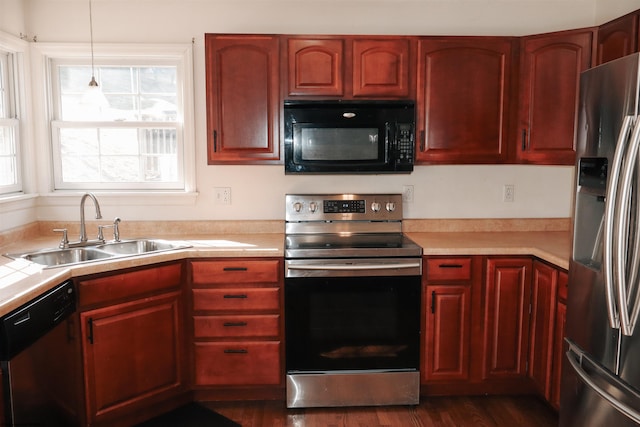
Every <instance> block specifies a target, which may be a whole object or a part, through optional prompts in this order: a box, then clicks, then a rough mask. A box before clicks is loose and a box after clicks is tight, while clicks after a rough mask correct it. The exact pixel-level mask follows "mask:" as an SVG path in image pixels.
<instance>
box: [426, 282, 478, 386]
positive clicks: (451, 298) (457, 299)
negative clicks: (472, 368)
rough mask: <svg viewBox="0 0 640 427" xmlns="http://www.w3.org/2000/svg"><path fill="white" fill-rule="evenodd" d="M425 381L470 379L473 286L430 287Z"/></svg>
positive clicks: (427, 308)
mask: <svg viewBox="0 0 640 427" xmlns="http://www.w3.org/2000/svg"><path fill="white" fill-rule="evenodd" d="M425 297H426V298H425V308H426V310H428V313H427V330H426V332H427V336H426V343H425V365H424V369H423V371H424V373H423V375H424V380H425V381H431V380H468V379H469V357H470V348H469V347H470V333H471V286H469V285H433V286H427V288H426V295H425Z"/></svg>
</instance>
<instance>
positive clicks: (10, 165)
mask: <svg viewBox="0 0 640 427" xmlns="http://www.w3.org/2000/svg"><path fill="white" fill-rule="evenodd" d="M16 55H17V53H16V52H10V51H8V50H3V46H2V43H1V40H0V196H5V195H9V194H13V193H17V192H20V191H22V179H21V173H20V140H19V128H20V122H19V120H18V113H17V109H18V105H17V94H16V93H17V90H16V89H17V83H18V82H17V78H18V75H17V71H18V67H17V61H16Z"/></svg>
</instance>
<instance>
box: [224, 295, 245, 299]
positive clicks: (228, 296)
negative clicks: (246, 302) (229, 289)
mask: <svg viewBox="0 0 640 427" xmlns="http://www.w3.org/2000/svg"><path fill="white" fill-rule="evenodd" d="M223 298H241V299H242V298H248V297H247V295H246V294H238V295H233V294H231V295H225V296H223Z"/></svg>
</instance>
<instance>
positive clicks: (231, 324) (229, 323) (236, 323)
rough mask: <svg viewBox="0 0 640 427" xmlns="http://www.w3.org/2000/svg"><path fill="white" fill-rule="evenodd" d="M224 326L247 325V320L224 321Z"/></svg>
mask: <svg viewBox="0 0 640 427" xmlns="http://www.w3.org/2000/svg"><path fill="white" fill-rule="evenodd" d="M224 326H247V322H224Z"/></svg>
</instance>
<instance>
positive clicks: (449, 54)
mask: <svg viewBox="0 0 640 427" xmlns="http://www.w3.org/2000/svg"><path fill="white" fill-rule="evenodd" d="M515 40H516V39H513V38H508V37H435V38H423V39H420V41H419V44H418V75H417V96H416V101H417V108H416V116H417V117H416V133H417V151H416V162H417V163H452V164H455V163H502V162H505V161H506V160H507V158H508V145H509V125H510V117H509V115H510V111H512V108H511V104H510V103H511V100H512V93H511V91H512V89H511V82H512V80H511V79H512V62H513V59H512V56H513V46H514V43H515Z"/></svg>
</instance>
